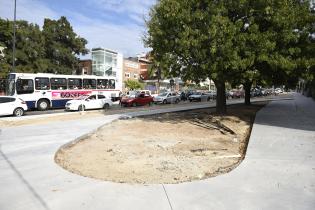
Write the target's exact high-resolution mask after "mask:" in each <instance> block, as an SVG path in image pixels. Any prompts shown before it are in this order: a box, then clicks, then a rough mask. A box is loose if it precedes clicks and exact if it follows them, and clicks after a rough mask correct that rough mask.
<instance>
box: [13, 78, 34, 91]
mask: <svg viewBox="0 0 315 210" xmlns="http://www.w3.org/2000/svg"><path fill="white" fill-rule="evenodd" d="M16 92H17V94H29V93H33V92H34V82H33V80H32V79H18V80H17V81H16Z"/></svg>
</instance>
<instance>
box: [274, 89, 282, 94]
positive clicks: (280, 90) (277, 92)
mask: <svg viewBox="0 0 315 210" xmlns="http://www.w3.org/2000/svg"><path fill="white" fill-rule="evenodd" d="M280 93H283V90H282V89H281V88H276V89H275V94H280Z"/></svg>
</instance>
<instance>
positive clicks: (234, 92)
mask: <svg viewBox="0 0 315 210" xmlns="http://www.w3.org/2000/svg"><path fill="white" fill-rule="evenodd" d="M229 96H230V97H231V98H243V97H244V96H245V92H244V91H243V90H238V89H233V90H230V91H229Z"/></svg>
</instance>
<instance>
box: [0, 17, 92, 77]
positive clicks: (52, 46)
mask: <svg viewBox="0 0 315 210" xmlns="http://www.w3.org/2000/svg"><path fill="white" fill-rule="evenodd" d="M86 43H87V41H86V40H85V39H83V38H81V37H78V36H77V35H76V34H75V33H74V32H73V29H72V27H71V26H70V23H69V22H68V21H67V20H66V18H65V17H61V18H60V19H59V20H56V21H55V20H49V19H45V23H44V26H43V30H41V29H40V28H39V26H38V25H36V24H32V23H31V24H29V23H28V22H27V21H17V22H16V55H15V57H16V61H15V63H16V68H15V71H16V72H31V73H37V72H43V73H45V72H50V73H60V74H64V73H67V74H71V73H72V71H73V70H74V69H75V68H76V66H77V65H78V58H77V57H76V56H78V55H80V54H83V55H84V54H86V53H87V52H88V51H87V49H86V48H85V45H86ZM0 46H2V47H5V50H4V54H5V56H4V57H2V58H0V77H5V76H6V75H7V74H8V73H9V72H10V71H12V63H13V62H12V61H13V60H12V59H13V55H12V53H13V22H12V21H9V20H4V19H1V18H0Z"/></svg>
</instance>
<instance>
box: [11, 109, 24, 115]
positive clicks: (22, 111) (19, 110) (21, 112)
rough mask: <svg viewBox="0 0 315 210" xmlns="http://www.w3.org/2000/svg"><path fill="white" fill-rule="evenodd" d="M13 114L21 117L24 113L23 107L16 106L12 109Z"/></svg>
mask: <svg viewBox="0 0 315 210" xmlns="http://www.w3.org/2000/svg"><path fill="white" fill-rule="evenodd" d="M13 115H14V116H16V117H21V116H23V115H24V109H23V108H21V107H18V108H16V109H14V111H13Z"/></svg>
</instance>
